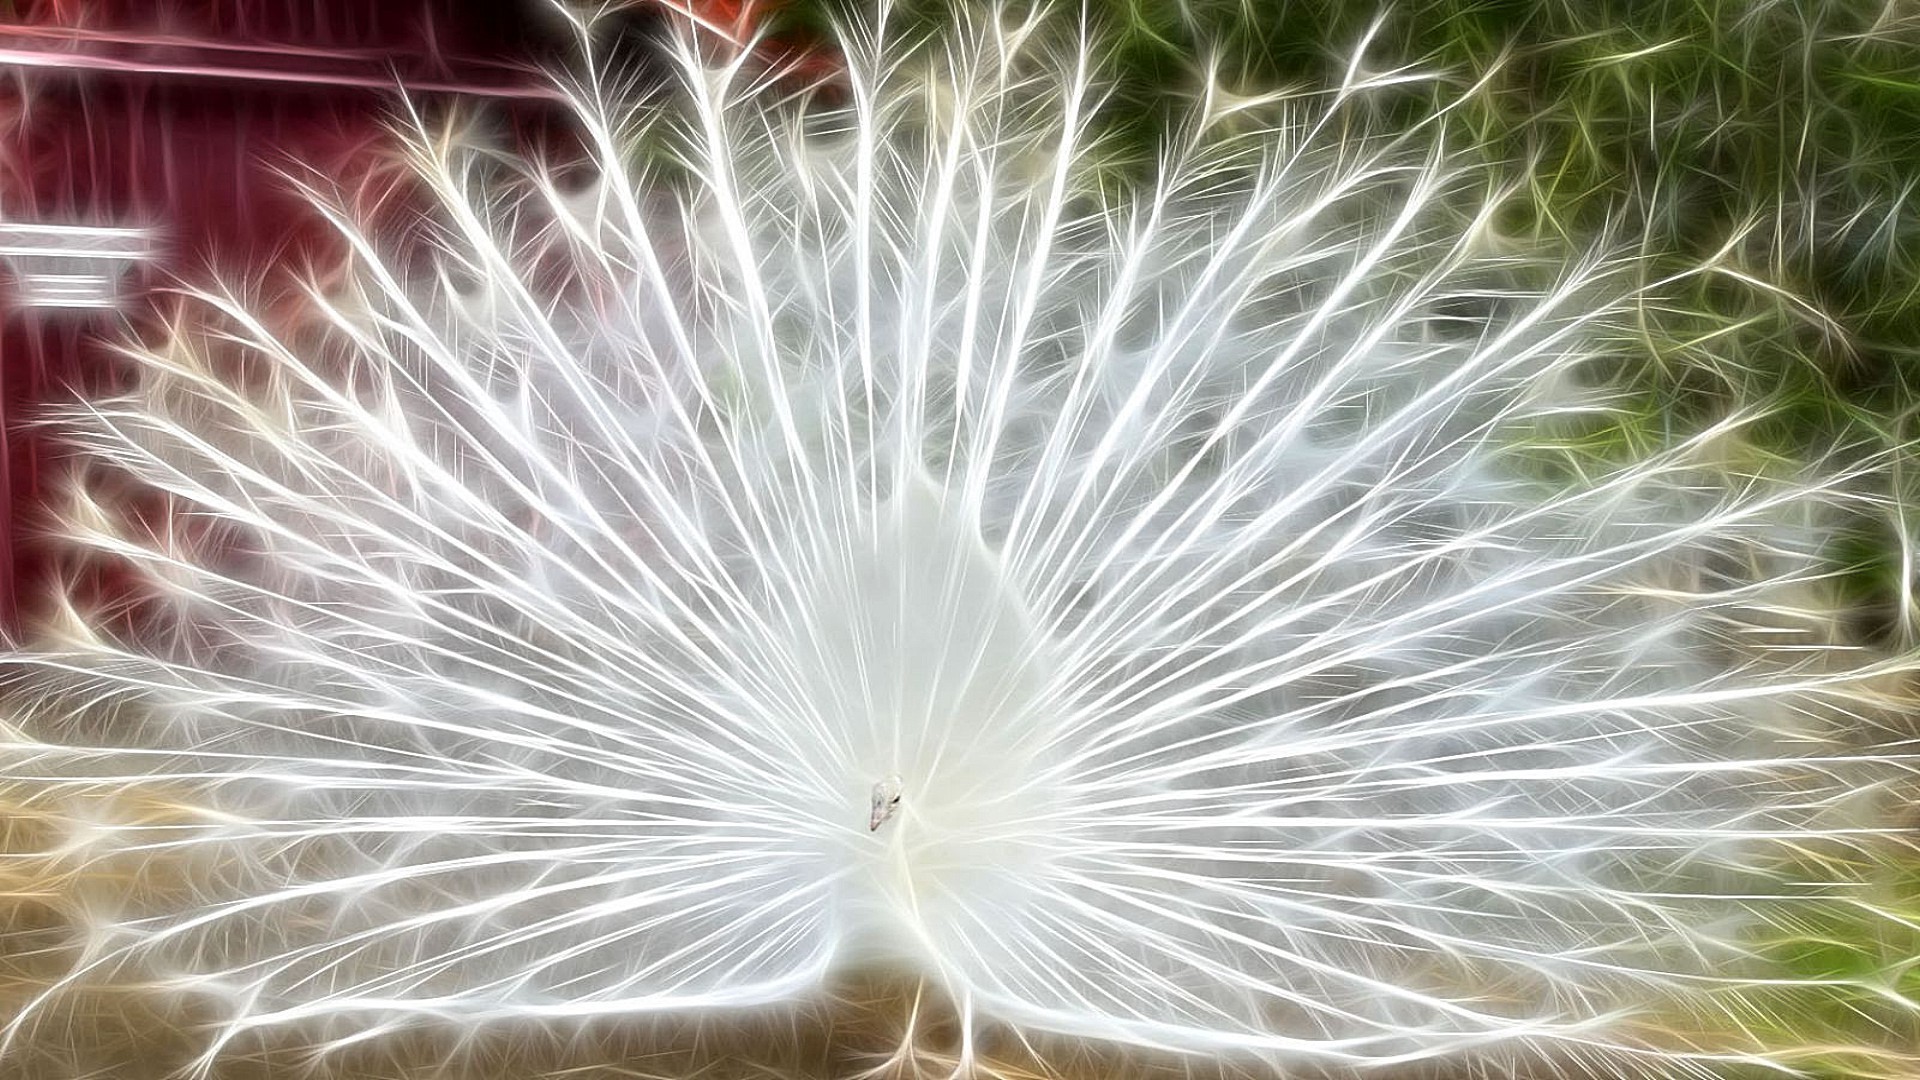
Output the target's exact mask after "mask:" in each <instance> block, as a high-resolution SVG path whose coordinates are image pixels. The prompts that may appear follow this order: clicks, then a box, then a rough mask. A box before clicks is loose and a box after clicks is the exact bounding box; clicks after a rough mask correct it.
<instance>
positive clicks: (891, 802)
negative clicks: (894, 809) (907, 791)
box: [887, 795, 900, 806]
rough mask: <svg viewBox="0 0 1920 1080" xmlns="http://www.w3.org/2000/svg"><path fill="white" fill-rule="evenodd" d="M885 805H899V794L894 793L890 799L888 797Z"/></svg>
mask: <svg viewBox="0 0 1920 1080" xmlns="http://www.w3.org/2000/svg"><path fill="white" fill-rule="evenodd" d="M887 805H888V806H899V805H900V796H898V795H895V796H894V797H893V798H891V799H888V800H887Z"/></svg>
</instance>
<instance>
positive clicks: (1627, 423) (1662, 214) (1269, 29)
mask: <svg viewBox="0 0 1920 1080" xmlns="http://www.w3.org/2000/svg"><path fill="white" fill-rule="evenodd" d="M953 2H955V0H945V2H927V3H922V4H920V5H916V9H917V10H924V11H926V12H927V13H928V15H929V16H930V17H935V18H938V17H939V16H940V13H941V11H942V10H943V9H946V8H949V7H951V4H952V3H953ZM837 7H838V5H836V3H834V2H833V0H793V2H791V3H788V4H786V5H784V6H782V7H781V14H780V16H779V17H778V19H777V20H776V21H775V23H774V24H773V29H775V30H776V31H777V32H779V33H783V34H789V35H794V36H797V37H800V38H802V39H804V38H805V37H806V36H808V35H813V34H821V33H824V28H825V27H826V26H828V25H829V24H830V21H831V17H832V11H833V10H837ZM1088 10H1089V11H1090V12H1091V14H1092V15H1093V16H1094V21H1095V23H1096V24H1097V25H1098V26H1099V28H1100V31H1101V32H1102V33H1104V34H1106V35H1107V40H1106V45H1107V46H1108V47H1109V48H1110V49H1111V50H1112V51H1113V56H1114V59H1115V71H1116V74H1117V76H1118V77H1119V78H1120V79H1121V80H1122V83H1123V86H1122V93H1121V94H1120V96H1119V97H1118V98H1117V99H1116V101H1115V103H1114V104H1113V105H1112V107H1110V109H1109V110H1108V115H1107V118H1106V119H1107V121H1108V123H1109V124H1110V125H1112V128H1111V130H1112V132H1113V133H1114V134H1116V135H1117V136H1118V137H1119V140H1120V142H1121V144H1122V146H1123V147H1126V146H1130V147H1132V148H1133V149H1134V150H1136V151H1137V152H1138V153H1137V155H1136V156H1137V157H1138V158H1139V160H1140V161H1141V162H1142V163H1145V162H1147V161H1150V160H1151V153H1152V148H1153V147H1154V146H1155V145H1156V143H1157V141H1158V140H1159V139H1160V138H1161V137H1162V135H1163V134H1164V133H1165V132H1166V131H1167V128H1168V125H1169V124H1170V123H1171V122H1172V120H1173V118H1174V117H1176V116H1178V115H1179V113H1180V110H1181V109H1182V108H1183V107H1184V99H1185V97H1186V95H1187V94H1189V93H1190V92H1193V91H1196V90H1197V89H1198V88H1199V86H1200V82H1201V73H1202V70H1203V68H1204V67H1205V66H1207V65H1206V62H1208V61H1210V62H1211V65H1212V67H1213V69H1214V70H1215V71H1216V72H1217V73H1218V76H1219V77H1220V79H1221V80H1222V82H1224V83H1225V84H1226V86H1227V87H1228V88H1230V89H1233V90H1236V91H1241V92H1247V93H1256V92H1261V91H1270V90H1279V89H1284V88H1289V87H1312V86H1326V85H1329V84H1331V83H1335V82H1337V81H1338V80H1339V78H1340V75H1341V73H1342V71H1343V70H1344V69H1345V67H1346V65H1347V64H1348V63H1349V62H1350V60H1351V58H1352V56H1353V54H1354V48H1355V46H1356V45H1357V44H1358V43H1360V42H1361V41H1362V40H1363V38H1365V37H1366V35H1367V33H1368V31H1369V29H1370V28H1372V27H1374V26H1375V25H1376V23H1377V25H1378V33H1377V34H1376V35H1375V36H1374V37H1373V39H1372V42H1371V44H1370V45H1369V48H1368V52H1367V56H1368V58H1369V62H1370V63H1371V65H1372V66H1373V67H1375V68H1376V69H1378V68H1384V67H1389V66H1397V65H1400V64H1418V65H1420V66H1421V67H1423V68H1425V69H1428V70H1434V71H1438V72H1441V73H1444V74H1445V75H1446V76H1448V85H1449V87H1451V88H1465V87H1468V86H1473V85H1478V86H1479V87H1480V89H1479V90H1478V91H1477V92H1476V93H1475V94H1474V95H1473V96H1472V97H1471V99H1470V101H1469V103H1468V105H1467V107H1465V108H1462V109H1458V110H1456V111H1455V113H1454V114H1453V118H1452V120H1451V122H1452V123H1453V124H1455V125H1457V126H1458V127H1459V129H1460V131H1459V134H1460V135H1463V136H1465V137H1466V138H1468V139H1470V140H1472V142H1474V143H1475V144H1477V145H1478V146H1480V147H1483V148H1484V149H1485V150H1486V151H1487V152H1488V153H1489V154H1490V156H1492V157H1493V158H1494V160H1495V161H1496V162H1499V163H1501V167H1502V168H1506V169H1511V170H1513V172H1512V178H1513V179H1516V180H1518V181H1519V183H1520V184H1521V186H1522V189H1523V190H1524V191H1525V192H1526V193H1527V194H1526V197H1525V198H1522V199H1519V200H1516V201H1515V203H1514V204H1513V205H1512V206H1511V207H1510V208H1509V209H1508V210H1507V211H1506V212H1505V217H1504V219H1503V220H1502V222H1501V225H1502V227H1503V228H1504V229H1506V230H1508V231H1510V232H1512V233H1515V234H1519V235H1526V236H1530V237H1532V238H1534V239H1538V240H1541V241H1550V242H1558V243H1563V244H1566V245H1571V246H1573V247H1575V248H1578V247H1580V246H1582V245H1590V244H1591V243H1592V242H1593V240H1594V239H1595V238H1597V237H1600V236H1602V235H1603V234H1607V233H1611V234H1613V235H1615V236H1618V237H1626V238H1630V239H1631V241H1632V243H1633V244H1634V245H1635V246H1637V247H1638V248H1639V250H1640V251H1641V253H1642V254H1644V255H1645V256H1646V258H1645V262H1644V268H1645V269H1644V272H1645V274H1646V275H1647V277H1648V280H1658V279H1662V278H1665V277H1667V276H1669V275H1672V274H1676V273H1679V272H1682V271H1685V270H1689V269H1693V268H1696V267H1698V266H1700V265H1702V264H1703V263H1706V262H1711V263H1713V264H1714V265H1715V266H1716V267H1718V268H1719V270H1718V272H1715V273H1712V274H1703V275H1695V276H1692V277H1689V278H1687V279H1686V280H1685V281H1684V282H1683V283H1682V284H1680V285H1678V286H1676V287H1674V288H1671V289H1668V290H1666V291H1665V292H1664V293H1663V294H1662V295H1661V296H1660V298H1659V299H1658V300H1657V301H1654V302H1650V303H1648V304H1647V305H1645V307H1644V309H1643V310H1642V311H1641V312H1640V313H1639V319H1638V323H1639V325H1638V327H1637V328H1636V330H1635V332H1634V333H1633V334H1632V335H1631V340H1624V341H1622V342H1621V343H1620V350H1619V351H1620V359H1621V369H1620V371H1619V373H1618V378H1619V380H1620V389H1621V390H1622V392H1623V397H1622V401H1623V402H1624V403H1626V404H1625V407H1623V408H1622V409H1621V410H1620V411H1619V413H1618V415H1614V416H1610V417H1605V418H1596V419H1593V420H1590V421H1586V422H1584V425H1585V426H1583V427H1580V428H1577V429H1570V430H1566V431H1561V432H1557V433H1553V438H1551V439H1549V440H1547V445H1546V446H1545V447H1544V448H1545V449H1546V450H1547V451H1548V454H1549V456H1550V457H1555V458H1557V460H1558V461H1559V463H1560V465H1561V466H1562V467H1564V468H1566V469H1570V470H1574V471H1581V470H1583V468H1584V467H1585V463H1587V462H1588V461H1589V460H1591V461H1592V462H1593V463H1604V462H1605V461H1607V460H1618V459H1619V458H1620V457H1621V456H1622V455H1631V454H1632V453H1633V452H1634V451H1635V449H1636V448H1638V447H1643V446H1648V445H1656V444H1657V443H1658V441H1659V439H1660V438H1661V437H1663V436H1664V435H1665V434H1667V433H1669V432H1672V431H1676V430H1688V429H1691V428H1694V427H1696V426H1697V425H1699V424H1701V423H1705V422H1709V421H1712V420H1715V419H1718V418H1721V417H1724V416H1727V415H1729V414H1731V413H1733V412H1734V411H1735V410H1743V409H1754V410H1757V411H1758V412H1759V413H1760V414H1762V415H1764V417H1765V419H1764V420H1763V421H1761V422H1758V423H1755V424H1753V425H1751V426H1749V427H1748V428H1747V429H1746V434H1745V443H1746V449H1747V450H1748V451H1750V454H1751V456H1752V458H1753V459H1754V460H1756V461H1764V462H1765V463H1766V464H1765V466H1764V467H1766V468H1768V469H1769V470H1816V469H1831V468H1836V467H1842V466H1845V465H1857V464H1860V463H1863V462H1869V461H1871V462H1874V463H1875V464H1876V468H1875V470H1874V471H1873V472H1872V473H1871V476H1870V479H1869V480H1867V481H1865V483H1866V484H1867V485H1868V487H1869V488H1871V489H1872V490H1870V491H1869V492H1867V494H1869V495H1870V496H1873V498H1871V499H1863V500H1861V503H1860V506H1861V509H1860V510H1858V511H1857V512H1855V513H1853V514H1852V515H1851V516H1850V517H1846V518H1843V519H1837V520H1836V521H1835V522H1834V523H1833V526H1832V529H1831V535H1830V540H1829V559H1830V562H1831V570H1832V578H1831V581H1830V585H1831V589H1832V594H1833V595H1832V599H1833V600H1834V601H1835V604H1834V609H1835V611H1836V612H1838V613H1839V618H1838V620H1837V621H1838V623H1839V626H1838V631H1839V632H1840V633H1841V634H1842V635H1843V636H1844V637H1845V638H1846V639H1847V640H1849V641H1850V642H1851V643H1854V644H1857V645H1859V646H1861V647H1863V648H1869V649H1877V650H1905V649H1911V648H1915V647H1920V640H1916V638H1915V635H1914V633H1913V630H1914V620H1913V618H1912V614H1913V611H1914V605H1913V601H1912V593H1913V584H1914V583H1913V581H1912V580H1911V578H1910V575H1911V568H1910V567H1909V566H1908V563H1909V561H1910V559H1909V556H1910V553H1911V552H1912V551H1913V543H1912V541H1911V532H1910V529H1909V526H1910V524H1913V519H1912V518H1911V515H1910V511H1909V509H1908V508H1909V507H1910V506H1912V505H1913V503H1914V501H1915V496H1920V488H1913V487H1912V481H1911V480H1910V478H1912V477H1915V476H1917V475H1920V463H1916V462H1915V461H1914V460H1913V455H1912V447H1913V445H1914V444H1915V443H1916V441H1917V440H1920V426H1917V425H1916V424H1915V413H1916V406H1917V405H1920V395H1917V394H1916V386H1920V4H1917V3H1914V2H1911V0H1881V2H1861V0H1786V2H1779V0H1694V2H1685V0H1584V2H1582V0H1424V2H1420V0H1415V2H1408V3H1400V4H1387V5H1378V6H1376V5H1373V4H1367V3H1353V2H1350V0H1088ZM1064 14H1065V16H1066V17H1068V18H1072V17H1074V16H1075V15H1076V14H1077V11H1076V10H1075V9H1074V5H1067V7H1066V9H1065V12H1064ZM1899 692H1900V693H1901V694H1903V695H1905V696H1908V697H1910V696H1911V688H1905V687H1903V688H1900V691H1899ZM1912 734H1913V735H1914V736H1920V728H1917V729H1916V731H1915V732H1913V733H1912ZM1904 824H1906V825H1909V826H1911V825H1912V824H1913V822H1912V821H1908V822H1905V823H1904ZM1909 845H1910V841H1909V840H1908V839H1907V838H1903V837H1897V836H1896V837H1890V838H1889V840H1888V843H1887V845H1886V851H1887V853H1888V857H1887V858H1886V859H1878V860H1876V859H1868V860H1864V861H1860V860H1856V861H1855V862H1853V863H1848V864H1845V865H1836V864H1835V862H1834V861H1832V860H1830V859H1827V858H1825V857H1824V856H1823V855H1822V854H1821V853H1809V854H1808V858H1809V863H1808V867H1807V871H1808V874H1809V879H1810V880H1835V878H1834V875H1836V874H1838V875H1840V876H1839V880H1853V881H1857V882H1859V883H1860V885H1861V892H1860V893H1859V894H1858V895H1857V896H1856V897H1854V898H1852V899H1850V900H1848V901H1838V900H1836V901H1833V902H1831V903H1827V904H1823V905H1802V906H1801V907H1800V908H1799V909H1798V912H1797V913H1796V914H1795V915H1794V916H1793V917H1792V918H1789V919H1783V920H1782V922H1781V924H1780V926H1779V927H1778V929H1777V931H1776V932H1774V933H1772V934H1770V935H1769V936H1768V937H1767V938H1766V939H1764V940H1756V941H1753V942H1750V943H1749V944H1750V945H1751V947H1752V949H1753V951H1754V953H1755V955H1756V956H1757V957H1758V958H1759V959H1760V961H1761V962H1763V963H1766V964H1770V965H1772V966H1773V968H1774V969H1775V970H1777V971H1778V973H1779V974H1780V975H1782V976H1785V977H1790V978H1794V979H1802V980H1806V979H1811V980H1819V981H1821V982H1823V983H1824V984H1825V985H1820V986H1814V987H1808V986H1804V985H1803V986H1796V987H1783V988H1781V989H1780V991H1779V992H1778V993H1777V994H1770V995H1759V996H1755V997H1752V998H1751V1000H1749V1001H1747V1008H1746V1011H1747V1014H1748V1018H1749V1022H1748V1023H1747V1024H1746V1029H1745V1030H1744V1031H1738V1032H1728V1031H1717V1032H1708V1031H1702V1032H1698V1033H1697V1037H1698V1038H1699V1040H1700V1041H1701V1042H1702V1043H1703V1044H1708V1043H1716V1042H1720V1043H1725V1044H1726V1045H1743V1046H1753V1047H1767V1048H1771V1049H1775V1050H1787V1051H1789V1054H1788V1060H1789V1061H1791V1062H1792V1063H1793V1064H1795V1065H1796V1066H1797V1067H1799V1068H1802V1069H1804V1070H1805V1071H1806V1074H1807V1075H1810V1076H1817V1077H1822V1078H1832V1080H1839V1078H1842V1077H1847V1078H1853V1077H1875V1076H1881V1077H1890V1078H1891V1077H1912V1076H1916V1075H1920V1071H1916V1070H1920V1056H1916V1055H1920V1009H1916V1005H1915V1002H1916V1001H1920V859H1916V858H1915V857H1914V856H1913V855H1912V853H1911V847H1910V846H1909ZM1816 863H1817V864H1818V865H1817V866H1816V865H1815V864H1816ZM1690 1011H1691V1010H1689V1009H1687V1007H1686V1003H1685V1002H1684V1001H1682V1002H1676V1003H1675V1014H1676V1016H1677V1017H1684V1015H1685V1014H1687V1013H1688V1012H1690ZM1674 1029H1675V1030H1676V1031H1685V1021H1684V1020H1683V1019H1682V1020H1677V1021H1676V1023H1675V1025H1674ZM1689 1034H1696V1033H1689ZM1761 1074H1770V1075H1778V1073H1777V1072H1775V1071H1773V1070H1762V1069H1757V1070H1756V1075H1761Z"/></svg>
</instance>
